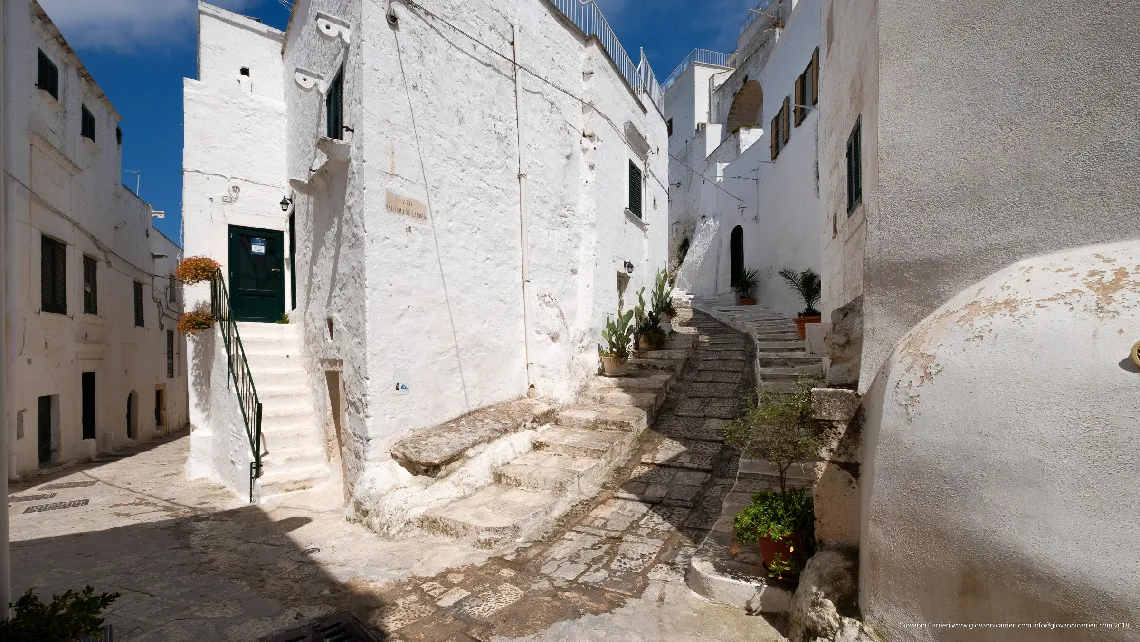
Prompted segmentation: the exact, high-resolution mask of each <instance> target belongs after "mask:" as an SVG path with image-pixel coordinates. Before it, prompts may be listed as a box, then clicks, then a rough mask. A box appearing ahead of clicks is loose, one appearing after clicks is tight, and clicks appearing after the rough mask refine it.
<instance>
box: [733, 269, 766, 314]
mask: <svg viewBox="0 0 1140 642" xmlns="http://www.w3.org/2000/svg"><path fill="white" fill-rule="evenodd" d="M759 283H760V277H759V275H757V274H756V270H753V269H751V268H749V269H747V270H744V271H743V272H741V273H740V276H739V277H737V279H736V283H734V284H733V285H732V289H733V290H735V291H736V296H737V298H738V299H739V301H740V305H756V299H754V298H752V292H753V291H754V290H755V289H756V286H757V285H758V284H759Z"/></svg>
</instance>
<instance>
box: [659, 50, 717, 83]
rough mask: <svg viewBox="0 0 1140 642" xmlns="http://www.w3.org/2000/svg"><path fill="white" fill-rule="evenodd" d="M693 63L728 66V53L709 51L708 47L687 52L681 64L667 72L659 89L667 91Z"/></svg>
mask: <svg viewBox="0 0 1140 642" xmlns="http://www.w3.org/2000/svg"><path fill="white" fill-rule="evenodd" d="M693 63H700V64H702V65H716V66H717V67H724V68H725V69H728V68H729V67H728V54H726V53H720V52H719V51H710V50H708V49H694V50H692V51H691V52H689V55H687V56H685V59H684V60H682V61H681V64H679V65H677V68H676V69H674V70H673V73H671V74H669V77H668V78H666V79H665V82H663V83H661V91H669V88H670V87H672V86H673V83H675V82H677V79H678V78H680V77H681V74H683V73H685V71H686V70H688V68H689V67H692V66H693Z"/></svg>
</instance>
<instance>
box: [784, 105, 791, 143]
mask: <svg viewBox="0 0 1140 642" xmlns="http://www.w3.org/2000/svg"><path fill="white" fill-rule="evenodd" d="M791 104H792V101H791V99H790V98H788V97H786V96H785V97H784V111H783V119H784V122H783V125H784V144H785V145H787V144H788V139H790V138H791V137H792V119H791V117H790V116H791V114H789V113H788V112H790V111H791V109H789V107H790V106H791Z"/></svg>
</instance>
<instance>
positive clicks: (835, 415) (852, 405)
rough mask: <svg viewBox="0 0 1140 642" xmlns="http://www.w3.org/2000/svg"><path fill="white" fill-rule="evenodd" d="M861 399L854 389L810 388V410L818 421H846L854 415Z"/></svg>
mask: <svg viewBox="0 0 1140 642" xmlns="http://www.w3.org/2000/svg"><path fill="white" fill-rule="evenodd" d="M861 403H862V399H861V398H860V397H859V394H858V393H856V392H855V391H854V390H846V389H844V388H812V389H811V412H812V416H813V417H814V418H816V419H819V420H820V421H840V422H843V423H848V422H849V421H851V419H852V418H854V417H855V412H856V411H858V410H859V405H860V404H861Z"/></svg>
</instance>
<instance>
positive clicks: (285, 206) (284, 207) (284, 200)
mask: <svg viewBox="0 0 1140 642" xmlns="http://www.w3.org/2000/svg"><path fill="white" fill-rule="evenodd" d="M292 204H293V199H291V198H289V197H288V196H283V197H281V211H282V212H288V211H289V206H290V205H292Z"/></svg>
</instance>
